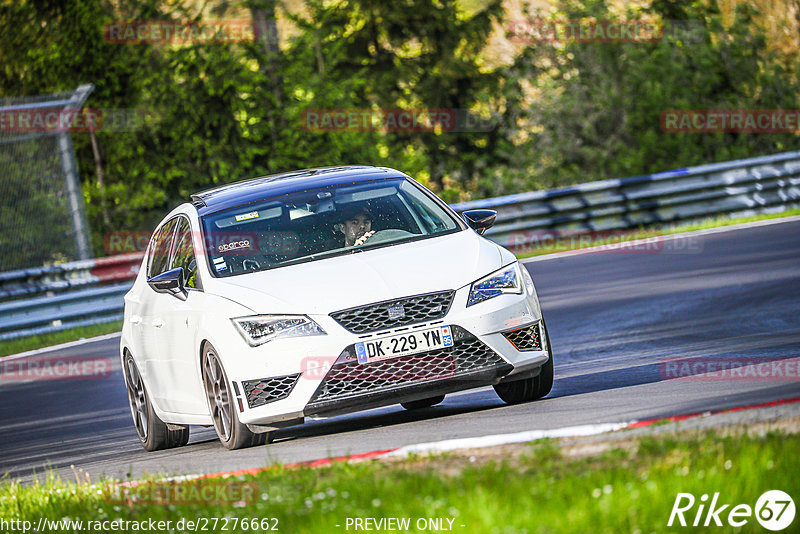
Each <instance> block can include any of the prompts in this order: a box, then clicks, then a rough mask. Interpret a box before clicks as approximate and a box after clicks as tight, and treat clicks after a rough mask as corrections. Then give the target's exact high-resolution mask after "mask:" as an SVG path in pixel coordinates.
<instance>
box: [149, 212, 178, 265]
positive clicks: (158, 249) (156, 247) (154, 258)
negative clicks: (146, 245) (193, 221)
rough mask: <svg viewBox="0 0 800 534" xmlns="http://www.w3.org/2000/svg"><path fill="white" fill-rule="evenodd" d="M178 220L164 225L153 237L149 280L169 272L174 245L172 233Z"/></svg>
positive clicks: (171, 220)
mask: <svg viewBox="0 0 800 534" xmlns="http://www.w3.org/2000/svg"><path fill="white" fill-rule="evenodd" d="M177 223H178V218H177V217H176V218H173V219H170V220H169V221H167V222H166V223H164V226H162V227H161V229H160V230H158V232H157V233H156V234H155V235H154V236H153V240H152V241H151V242H150V260H149V264H148V266H147V278H152V277H154V276H155V275H157V274H161V273H163V272H164V271H166V270H167V263H168V262H169V249H170V245H171V244H172V233H173V230H175V225H176V224H177Z"/></svg>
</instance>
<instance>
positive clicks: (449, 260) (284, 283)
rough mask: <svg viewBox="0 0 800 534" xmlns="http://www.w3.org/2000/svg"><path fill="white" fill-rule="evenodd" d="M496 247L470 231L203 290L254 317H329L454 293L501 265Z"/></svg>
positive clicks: (243, 277) (259, 274)
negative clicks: (402, 300) (374, 304)
mask: <svg viewBox="0 0 800 534" xmlns="http://www.w3.org/2000/svg"><path fill="white" fill-rule="evenodd" d="M504 259H505V260H508V259H509V258H504V256H503V255H502V254H501V252H500V249H499V247H497V246H496V245H495V244H493V243H492V242H490V241H488V240H486V239H484V238H482V237H479V236H478V235H477V234H475V233H474V232H472V231H468V230H467V231H462V232H458V233H455V234H450V235H446V236H441V237H434V238H430V239H423V240H421V241H415V242H411V243H404V244H398V245H390V246H386V247H382V248H377V249H371V250H369V249H366V250H364V251H363V252H359V253H355V254H346V255H344V256H337V257H333V258H327V259H321V260H317V261H312V262H308V263H301V264H298V265H291V266H287V267H281V268H278V269H272V270H268V271H262V272H257V273H249V274H243V275H238V276H235V277H230V278H216V279H213V280H212V281H211V282H212V283H209V284H207V285H206V287H205V288H204V290H205V291H206V292H208V293H213V294H217V295H220V296H223V297H225V298H228V299H231V300H234V301H236V302H238V303H240V304H242V305H244V306H246V307H248V308H250V309H251V310H253V311H254V312H255V313H265V314H266V313H277V314H283V313H291V314H294V313H301V314H325V315H327V314H329V313H331V312H334V311H337V310H343V309H347V308H352V307H355V306H360V305H363V304H369V303H371V302H380V301H383V300H390V299H393V298H398V297H405V296H409V295H418V294H421V293H429V292H434V291H442V290H448V289H458V288H461V287H463V286H465V285H467V284H470V283H472V282H474V281H475V280H477V279H478V278H480V277H482V276H484V275H486V274H489V273H490V272H492V271H494V270H497V269H499V268H500V267H502V266H503V260H504Z"/></svg>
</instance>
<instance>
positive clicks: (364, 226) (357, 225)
mask: <svg viewBox="0 0 800 534" xmlns="http://www.w3.org/2000/svg"><path fill="white" fill-rule="evenodd" d="M341 228H342V233H344V241H345V244H346V245H347V246H352V245H353V243H355V242H356V239H358V238H359V237H361V236H362V235H364V234H365V233H367V232H369V231H370V230H371V229H372V220H371V219H370V218H369V217H367V216H366V215H363V214H362V215H356V216H355V217H353V218H352V219H348V220H346V221H344V222H343V223H342V226H341Z"/></svg>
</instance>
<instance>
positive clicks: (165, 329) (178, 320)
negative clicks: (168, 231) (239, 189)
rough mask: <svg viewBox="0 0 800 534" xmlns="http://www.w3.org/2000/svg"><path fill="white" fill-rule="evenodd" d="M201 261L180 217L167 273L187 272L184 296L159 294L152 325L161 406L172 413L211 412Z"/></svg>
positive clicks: (185, 219)
mask: <svg viewBox="0 0 800 534" xmlns="http://www.w3.org/2000/svg"><path fill="white" fill-rule="evenodd" d="M196 265H197V260H196V255H195V251H194V247H193V245H192V228H191V224H190V223H189V219H188V218H186V217H184V216H180V217H178V222H177V227H176V229H175V233H174V237H173V243H172V246H171V249H170V256H169V262H168V263H167V265H166V267H165V269H164V270H165V271H168V270H171V269H176V268H180V269H183V278H184V281H185V284H184V290H185V298H183V296H175V295H171V294H166V293H156V297H155V299H156V301H157V306H155V307H154V315H153V317H152V325H153V326H154V336H155V340H156V343H157V344H158V349H157V350H156V352H155V354H156V359H155V361H154V363H153V370H154V374H155V375H156V378H155V380H156V381H157V382H158V383H159V387H158V390H159V394H160V395H161V397H160V399H159V404H160V405H161V406H163V408H164V409H165V410H167V411H170V412H176V413H185V414H204V413H206V412H207V405H206V400H205V398H204V397H203V389H202V382H201V379H200V375H199V372H198V370H199V365H198V361H199V349H198V348H197V347H195V342H196V341H195V340H196V337H197V328H198V325H199V323H200V314H201V313H202V310H203V301H204V297H205V295H204V294H203V292H202V289H201V287H200V284H199V281H198V279H197V267H196Z"/></svg>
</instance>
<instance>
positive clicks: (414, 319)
mask: <svg viewBox="0 0 800 534" xmlns="http://www.w3.org/2000/svg"><path fill="white" fill-rule="evenodd" d="M454 294H455V291H442V292H439V293H428V294H427V295H416V296H414V297H405V298H400V299H395V300H386V301H383V302H376V303H374V304H367V305H366V306H359V307H358V308H350V309H349V310H341V311H337V312H333V313H332V314H331V317H332V318H333V319H334V320H335V321H336V322H338V323H339V324H340V325H342V326H343V327H344V328H346V329H347V330H349V331H350V332H353V333H354V334H364V333H367V332H375V331H377V330H385V329H389V328H395V327H398V326H405V325H407V324H412V323H422V322H425V321H433V320H436V319H440V318H442V317H444V316H445V315H447V310H449V309H450V304H451V303H452V302H453V295H454ZM400 306H402V314H400ZM390 309H391V312H392V313H393V315H390Z"/></svg>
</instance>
